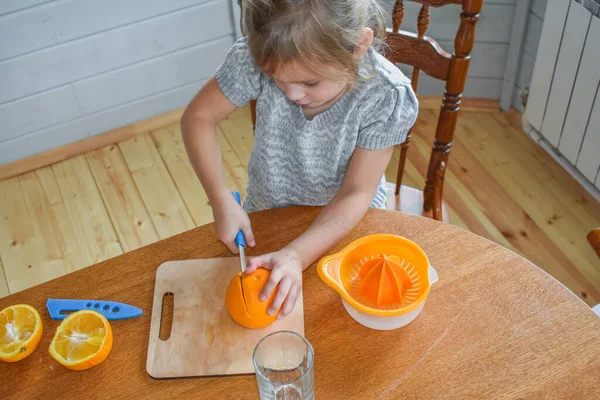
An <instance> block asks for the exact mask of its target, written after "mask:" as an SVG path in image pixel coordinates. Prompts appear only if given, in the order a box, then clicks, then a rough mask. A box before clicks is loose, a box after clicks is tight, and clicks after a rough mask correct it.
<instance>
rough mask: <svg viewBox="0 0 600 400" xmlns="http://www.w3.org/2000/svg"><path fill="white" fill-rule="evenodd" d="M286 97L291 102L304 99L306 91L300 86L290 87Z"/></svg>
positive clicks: (287, 89) (286, 91)
mask: <svg viewBox="0 0 600 400" xmlns="http://www.w3.org/2000/svg"><path fill="white" fill-rule="evenodd" d="M285 95H286V96H287V98H288V99H290V100H291V101H297V100H300V99H302V98H304V90H302V89H301V88H300V87H299V85H298V86H296V85H290V86H288V87H287V88H286V90H285Z"/></svg>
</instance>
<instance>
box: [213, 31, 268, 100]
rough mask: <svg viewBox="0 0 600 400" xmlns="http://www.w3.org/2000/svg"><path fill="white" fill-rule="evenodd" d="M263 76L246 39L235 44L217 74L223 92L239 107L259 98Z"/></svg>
mask: <svg viewBox="0 0 600 400" xmlns="http://www.w3.org/2000/svg"><path fill="white" fill-rule="evenodd" d="M261 76H262V73H261V72H260V70H259V69H258V67H257V66H256V64H255V63H254V59H253V58H252V55H251V54H250V49H249V48H248V41H247V39H246V38H241V39H239V40H238V41H237V42H235V43H234V45H233V46H232V47H231V49H229V52H228V53H227V56H226V57H225V61H224V62H223V63H222V64H221V66H220V67H219V68H218V69H217V73H216V79H217V83H218V84H219V87H220V88H221V91H222V92H223V94H225V96H226V97H227V98H228V99H229V100H230V101H231V102H232V103H233V104H235V105H236V106H238V107H240V106H243V105H244V104H247V103H248V102H249V101H250V100H253V99H256V98H257V97H258V95H259V94H260V92H261Z"/></svg>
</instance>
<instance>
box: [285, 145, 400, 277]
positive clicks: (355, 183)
mask: <svg viewBox="0 0 600 400" xmlns="http://www.w3.org/2000/svg"><path fill="white" fill-rule="evenodd" d="M392 152H393V147H389V148H387V149H384V150H365V149H362V148H360V147H357V148H356V150H355V151H354V154H353V156H352V159H351V161H350V165H349V166H348V172H347V173H346V176H345V177H344V182H343V184H342V187H341V188H340V190H339V191H338V193H337V194H336V195H335V196H334V197H333V199H332V200H331V201H330V202H329V204H328V205H327V206H326V207H325V208H324V209H323V211H321V213H320V214H319V215H318V216H317V218H316V219H315V221H314V222H313V223H312V225H311V226H310V227H309V228H308V229H307V230H306V232H304V233H303V234H302V235H301V236H299V237H298V238H297V239H296V240H294V241H293V242H291V243H290V244H289V245H288V246H287V247H286V248H288V249H291V250H293V251H295V252H296V253H298V255H299V257H300V260H301V261H302V267H303V269H306V268H307V267H308V266H309V265H311V264H312V263H313V262H314V261H316V260H317V258H319V257H320V256H321V255H322V254H323V253H325V252H326V251H327V250H328V249H329V248H330V247H332V246H333V245H334V244H335V243H337V242H339V241H340V240H341V239H342V238H343V237H344V236H345V235H346V234H348V233H349V232H350V231H351V230H352V229H354V227H355V226H356V225H357V224H358V223H359V222H360V220H361V219H362V218H363V217H364V215H365V214H366V212H367V210H368V209H369V207H370V205H371V202H372V201H373V197H374V196H375V192H376V190H377V187H378V186H379V182H380V181H381V177H382V176H383V174H384V172H385V169H386V167H387V165H388V163H389V161H390V158H391V156H392Z"/></svg>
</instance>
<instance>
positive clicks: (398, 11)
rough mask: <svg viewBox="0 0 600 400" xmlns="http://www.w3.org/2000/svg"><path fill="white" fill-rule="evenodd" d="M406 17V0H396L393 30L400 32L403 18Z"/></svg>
mask: <svg viewBox="0 0 600 400" xmlns="http://www.w3.org/2000/svg"><path fill="white" fill-rule="evenodd" d="M403 19H404V0H396V3H395V4H394V9H393V11H392V30H393V32H394V33H398V31H399V30H400V25H402V20H403Z"/></svg>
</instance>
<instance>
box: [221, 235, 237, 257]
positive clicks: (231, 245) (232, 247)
mask: <svg viewBox="0 0 600 400" xmlns="http://www.w3.org/2000/svg"><path fill="white" fill-rule="evenodd" d="M219 240H220V241H221V242H223V244H224V245H225V246H227V248H228V249H229V251H231V252H232V253H233V254H237V253H239V250H238V247H237V245H236V244H235V238H230V237H224V236H219Z"/></svg>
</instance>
